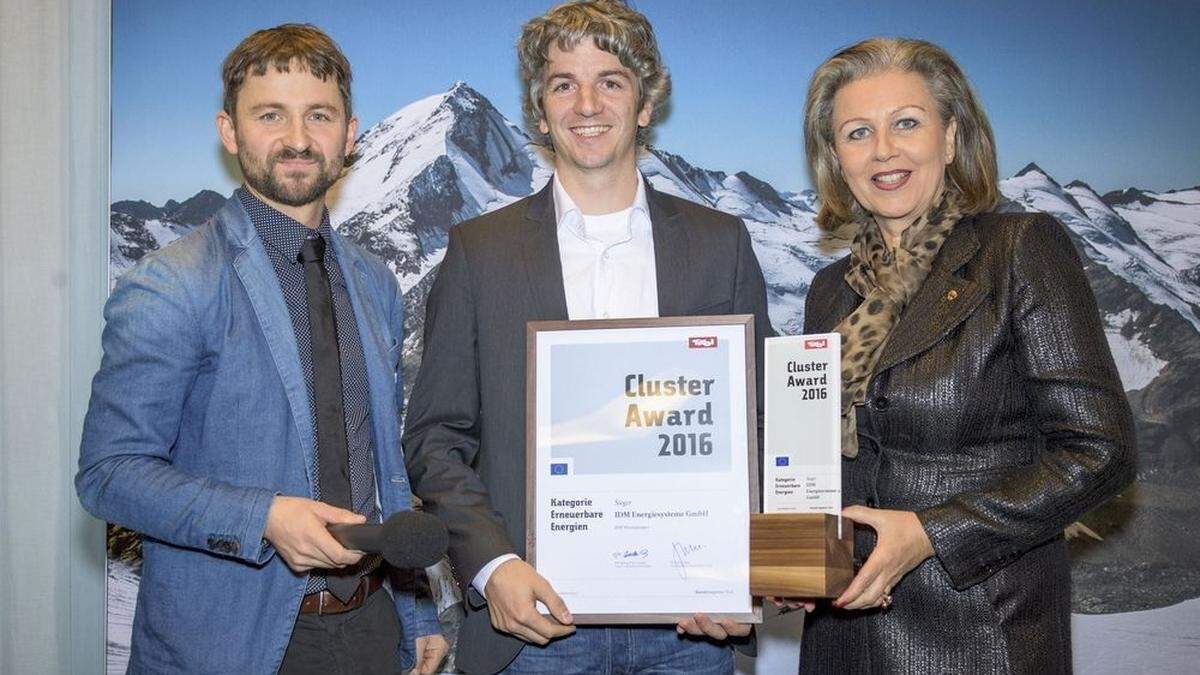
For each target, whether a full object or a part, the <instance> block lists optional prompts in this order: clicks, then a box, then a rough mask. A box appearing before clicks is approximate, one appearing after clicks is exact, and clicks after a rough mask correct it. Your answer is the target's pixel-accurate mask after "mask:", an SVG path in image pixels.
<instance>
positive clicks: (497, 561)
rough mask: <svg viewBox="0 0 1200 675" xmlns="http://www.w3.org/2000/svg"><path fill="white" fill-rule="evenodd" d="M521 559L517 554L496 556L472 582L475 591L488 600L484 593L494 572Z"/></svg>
mask: <svg viewBox="0 0 1200 675" xmlns="http://www.w3.org/2000/svg"><path fill="white" fill-rule="evenodd" d="M519 558H520V556H518V555H517V554H515V553H505V554H504V555H501V556H496V557H495V558H493V559H492V561H491V562H489V563H488V564H486V565H484V566H483V567H482V568H481V569H480V570H479V573H478V574H476V575H475V578H474V579H472V580H471V585H472V586H474V587H475V590H477V591H479V594H480V595H482V596H483V597H484V599H487V593H486V592H484V589H485V588H487V582H488V580H489V579H491V578H492V572H495V571H496V568H497V567H499V566H501V565H503V564H504V563H506V562H508V561H509V560H517V559H519Z"/></svg>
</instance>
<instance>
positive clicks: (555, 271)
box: [524, 178, 567, 320]
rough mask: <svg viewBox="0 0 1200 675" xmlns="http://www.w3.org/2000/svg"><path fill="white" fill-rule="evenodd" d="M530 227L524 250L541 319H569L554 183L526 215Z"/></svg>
mask: <svg viewBox="0 0 1200 675" xmlns="http://www.w3.org/2000/svg"><path fill="white" fill-rule="evenodd" d="M525 221H526V223H525V224H526V225H527V226H528V237H527V238H526V242H527V245H526V246H525V250H524V257H525V271H526V273H527V274H528V275H529V287H530V291H531V292H532V293H533V300H534V304H535V305H536V307H537V315H538V318H541V319H543V320H563V319H566V318H567V292H566V290H565V289H564V288H563V274H562V258H560V257H559V252H558V222H557V219H556V218H555V215H554V179H553V178H551V179H550V182H548V183H546V187H544V188H542V191H541V192H539V193H537V194H536V195H534V196H533V199H531V200H530V202H529V207H528V209H527V210H526V211H525Z"/></svg>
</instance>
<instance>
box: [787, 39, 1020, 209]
mask: <svg viewBox="0 0 1200 675" xmlns="http://www.w3.org/2000/svg"><path fill="white" fill-rule="evenodd" d="M890 70H898V71H901V72H909V73H917V74H919V75H921V77H922V78H923V79H924V80H925V85H926V86H928V87H929V93H930V94H931V95H932V96H933V99H934V100H935V101H936V102H937V105H938V114H939V115H940V116H941V118H942V121H943V122H949V121H950V119H952V118H953V119H954V120H956V121H957V124H958V129H957V132H956V133H955V137H954V161H952V162H951V163H950V166H949V167H947V189H952V190H956V191H957V192H958V193H959V195H960V199H961V201H960V205H961V207H962V209H963V213H964V214H968V215H969V214H975V213H982V212H984V211H988V210H990V209H991V208H992V207H993V206H995V204H996V200H997V199H998V198H999V194H1000V193H999V188H998V187H997V185H996V180H997V175H998V173H999V171H998V170H997V168H996V142H995V140H994V139H993V138H992V126H991V124H989V123H988V119H987V114H986V113H985V112H984V111H983V107H982V106H981V105H980V104H979V100H978V99H977V98H976V96H975V92H974V91H973V90H972V89H971V84H970V82H968V81H967V76H966V75H965V74H963V71H962V68H960V67H959V66H958V64H957V63H955V61H954V59H953V58H952V57H951V56H950V54H948V53H946V50H944V49H942V48H941V47H939V46H937V45H935V44H933V43H931V42H926V41H924V40H914V39H911V38H871V39H869V40H863V41H862V42H859V43H858V44H854V45H851V46H849V47H846V48H845V49H842V50H841V51H839V52H838V53H836V54H834V55H833V56H831V57H830V58H829V59H828V60H826V61H825V63H822V64H821V66H820V67H819V68H817V70H816V72H815V73H813V76H812V82H810V83H809V85H808V97H807V99H806V100H805V103H804V149H805V151H806V152H807V154H808V167H809V170H810V172H811V173H812V179H813V185H814V187H815V188H816V190H817V194H818V195H820V197H821V212H820V213H819V214H817V224H818V225H820V226H822V227H825V228H835V227H837V226H839V225H841V224H843V223H845V222H848V221H850V220H854V219H855V218H856V217H857V216H860V215H862V207H861V206H860V205H859V204H858V203H857V202H856V201H855V200H854V195H853V194H852V193H851V192H850V187H849V186H848V185H846V181H845V179H843V178H842V174H841V169H840V167H839V165H838V161H837V153H836V152H835V151H834V146H833V98H834V96H835V95H837V92H838V90H840V89H841V88H842V87H844V86H846V85H847V84H850V83H851V82H853V81H855V80H858V79H860V78H863V77H867V76H869V75H876V74H879V73H883V72H887V71H890Z"/></svg>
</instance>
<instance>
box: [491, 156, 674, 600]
mask: <svg viewBox="0 0 1200 675" xmlns="http://www.w3.org/2000/svg"><path fill="white" fill-rule="evenodd" d="M637 178H638V187H637V195H636V196H634V198H633V204H632V205H631V206H630V207H629V208H627V209H624V210H621V211H617V212H616V213H608V214H604V215H599V216H586V215H584V214H583V212H582V211H580V210H579V207H578V206H576V205H575V200H573V199H571V196H570V195H568V194H567V191H566V189H565V188H563V186H562V183H561V182H559V180H558V174H555V175H554V178H553V179H552V180H553V181H554V188H553V190H554V217H555V221H556V222H557V223H558V257H559V260H560V261H561V262H562V273H563V290H564V291H565V293H566V296H567V317H568V318H570V319H572V320H578V319H628V318H632V317H655V316H658V277H657V276H656V274H657V266H656V265H655V262H654V233H653V230H652V229H651V226H650V208H649V206H648V205H647V203H646V186H645V182H644V181H643V180H642V173H641V172H640V171H639V172H638V176H637ZM516 557H518V556H516V555H514V554H512V553H507V554H505V555H502V556H497V557H496V558H495V559H494V560H491V561H490V562H488V564H486V565H484V566H483V568H482V569H480V570H479V572H478V573H477V574H476V575H475V578H474V579H472V580H471V585H473V586H474V587H475V589H476V590H478V591H479V592H480V593H481V594H483V593H484V589H485V588H487V582H488V580H489V579H491V578H492V572H495V571H496V568H497V567H499V566H500V565H502V564H504V563H506V562H508V561H509V560H512V559H514V558H516Z"/></svg>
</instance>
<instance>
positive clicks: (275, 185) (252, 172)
mask: <svg viewBox="0 0 1200 675" xmlns="http://www.w3.org/2000/svg"><path fill="white" fill-rule="evenodd" d="M238 147H239V148H245V147H246V146H245V145H244V144H242V143H239V144H238ZM237 159H238V166H240V167H241V168H242V177H243V178H244V179H245V180H246V183H247V184H248V185H249V186H250V187H252V188H254V190H255V191H256V192H258V193H259V194H261V195H262V196H264V197H266V198H267V199H270V200H271V201H274V202H277V203H280V204H285V205H287V206H296V207H299V206H306V205H308V204H312V203H313V202H315V201H317V200H321V199H324V197H325V193H326V192H328V191H329V188H331V187H333V184H334V183H336V182H337V179H338V178H339V177H340V176H341V173H342V167H343V166H344V165H345V162H346V155H345V154H344V153H338V154H337V155H335V156H334V157H332V158H326V157H325V155H324V154H323V153H322V152H321V151H320V150H317V149H316V148H314V147H312V146H309V147H308V148H305V149H304V150H300V151H297V150H293V149H291V148H286V147H285V148H283V149H282V150H280V151H278V152H274V153H271V154H270V155H269V156H268V157H266V158H265V159H264V158H262V157H258V156H256V155H253V154H251V153H250V152H249V151H248V150H242V151H241V152H238V155H237ZM291 159H306V160H309V161H313V162H316V165H317V173H316V175H313V176H309V175H307V174H284V175H283V176H282V177H279V176H277V175H276V172H275V166H276V165H277V164H278V163H279V162H281V161H285V160H291Z"/></svg>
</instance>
